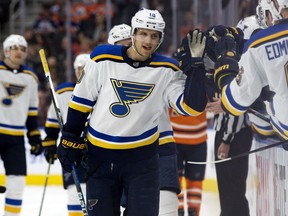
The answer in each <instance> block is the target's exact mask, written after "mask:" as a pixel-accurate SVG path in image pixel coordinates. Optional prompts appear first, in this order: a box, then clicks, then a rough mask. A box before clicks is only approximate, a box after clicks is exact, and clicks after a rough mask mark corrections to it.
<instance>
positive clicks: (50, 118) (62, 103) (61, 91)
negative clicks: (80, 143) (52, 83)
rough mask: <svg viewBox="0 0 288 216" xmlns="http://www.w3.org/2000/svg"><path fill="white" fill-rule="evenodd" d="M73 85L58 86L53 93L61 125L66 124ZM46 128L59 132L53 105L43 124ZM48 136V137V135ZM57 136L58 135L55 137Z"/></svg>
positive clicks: (69, 83)
mask: <svg viewBox="0 0 288 216" xmlns="http://www.w3.org/2000/svg"><path fill="white" fill-rule="evenodd" d="M74 87H75V83H71V82H66V83H63V84H61V85H59V86H58V87H57V89H56V91H55V93H56V94H55V96H56V100H57V103H58V106H59V109H60V112H61V115H62V120H63V123H65V122H66V119H67V112H68V106H69V102H70V100H71V98H72V92H73V90H74ZM45 127H46V128H56V129H59V130H60V126H59V122H58V118H57V115H56V112H55V107H54V105H53V104H51V105H50V107H49V110H48V114H47V120H46V122H45ZM48 136H49V135H48ZM57 136H58V135H57Z"/></svg>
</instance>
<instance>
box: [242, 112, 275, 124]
mask: <svg viewBox="0 0 288 216" xmlns="http://www.w3.org/2000/svg"><path fill="white" fill-rule="evenodd" d="M247 112H250V113H252V114H254V115H255V116H257V117H258V118H261V119H262V120H264V121H266V122H267V123H269V124H270V119H269V118H267V117H266V116H264V115H263V114H261V113H260V112H258V111H256V110H254V109H252V108H249V109H248V110H247Z"/></svg>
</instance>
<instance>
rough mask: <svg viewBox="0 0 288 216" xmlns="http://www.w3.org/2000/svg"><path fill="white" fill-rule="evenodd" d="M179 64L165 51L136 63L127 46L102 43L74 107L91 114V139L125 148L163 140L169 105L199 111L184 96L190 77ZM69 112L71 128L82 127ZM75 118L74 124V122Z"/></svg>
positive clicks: (96, 143) (89, 63)
mask: <svg viewBox="0 0 288 216" xmlns="http://www.w3.org/2000/svg"><path fill="white" fill-rule="evenodd" d="M177 65H178V63H177V62H176V61H175V60H173V59H171V58H167V57H164V56H161V55H159V54H156V53H155V54H154V55H153V57H152V58H151V59H149V60H148V61H146V62H135V61H134V62H133V61H132V60H131V59H130V58H128V56H127V55H126V52H125V48H124V47H121V46H111V45H101V46H98V47H96V48H95V49H94V51H93V53H92V54H91V59H90V60H88V61H87V63H86V65H85V68H84V73H83V76H82V77H81V78H80V79H79V81H78V83H77V84H76V86H75V89H74V92H73V97H72V100H71V102H70V105H69V107H70V109H72V110H76V111H79V112H81V113H89V112H91V110H92V109H93V112H92V114H91V117H90V120H89V125H88V133H87V138H88V140H89V142H90V143H91V144H92V145H94V146H96V147H100V148H104V149H112V150H125V149H135V148H139V147H144V146H148V145H151V144H153V143H155V142H157V140H158V138H159V131H158V124H159V118H160V115H161V113H162V112H163V110H164V107H165V106H166V107H167V106H170V107H173V108H174V109H176V110H177V112H179V113H181V114H183V115H199V114H200V112H198V111H196V110H194V109H192V108H190V107H189V106H188V105H187V104H185V102H184V100H183V96H184V95H183V93H184V86H185V80H186V76H185V75H184V74H183V73H182V72H179V68H178V66H177ZM69 118H70V115H69V113H68V119H67V125H68V127H71V124H74V126H73V125H72V127H74V128H75V127H76V125H75V124H76V122H77V120H75V119H73V118H75V115H71V119H69ZM72 122H74V123H72Z"/></svg>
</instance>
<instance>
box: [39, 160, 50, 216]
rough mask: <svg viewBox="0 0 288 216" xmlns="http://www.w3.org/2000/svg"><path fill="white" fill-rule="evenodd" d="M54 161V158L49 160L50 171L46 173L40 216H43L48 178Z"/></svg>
mask: <svg viewBox="0 0 288 216" xmlns="http://www.w3.org/2000/svg"><path fill="white" fill-rule="evenodd" d="M52 160H53V159H52V158H50V159H49V165H48V170H47V173H46V177H45V183H44V191H43V195H42V200H41V204H40V210H39V216H41V212H42V207H43V203H44V197H45V193H46V188H47V184H48V177H49V173H50V167H51V164H52Z"/></svg>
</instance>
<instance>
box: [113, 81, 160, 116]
mask: <svg viewBox="0 0 288 216" xmlns="http://www.w3.org/2000/svg"><path fill="white" fill-rule="evenodd" d="M110 81H111V84H112V86H113V89H114V91H115V93H116V95H117V97H118V99H119V102H115V103H112V104H111V105H110V112H111V113H112V115H114V116H116V117H118V118H123V117H125V116H127V115H128V114H129V113H130V107H129V105H131V104H136V103H139V102H141V101H144V100H145V99H146V98H147V97H149V95H150V94H151V92H152V91H153V89H154V86H155V84H146V83H138V82H130V81H124V80H116V79H110Z"/></svg>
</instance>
